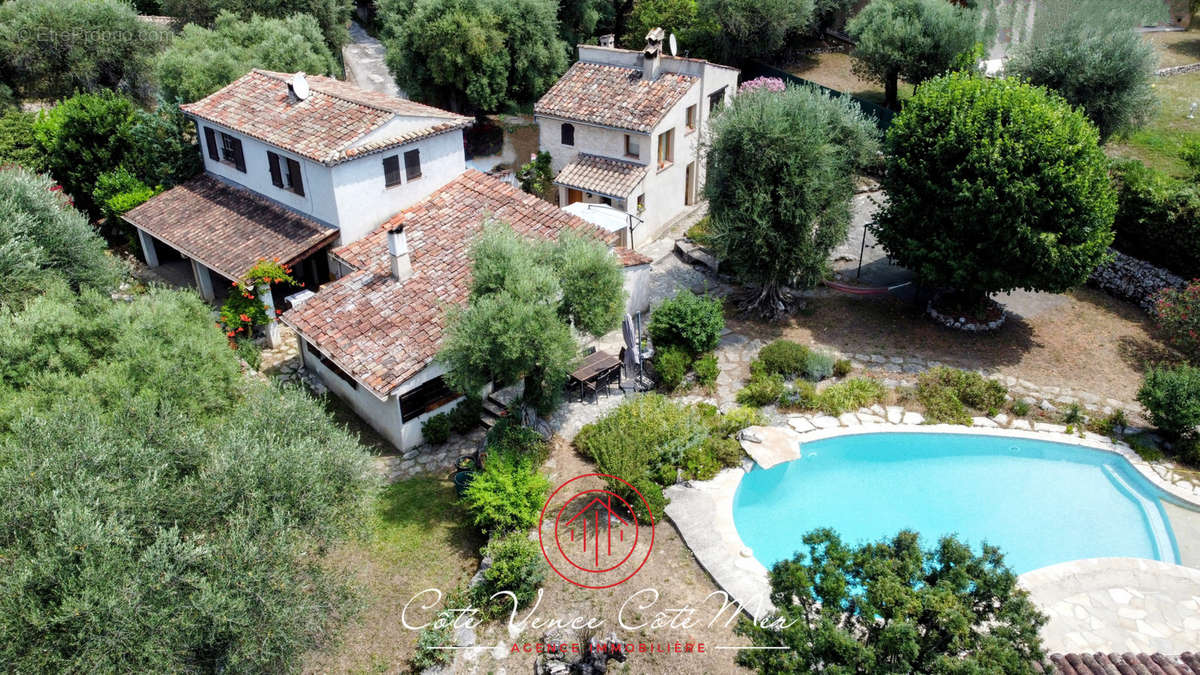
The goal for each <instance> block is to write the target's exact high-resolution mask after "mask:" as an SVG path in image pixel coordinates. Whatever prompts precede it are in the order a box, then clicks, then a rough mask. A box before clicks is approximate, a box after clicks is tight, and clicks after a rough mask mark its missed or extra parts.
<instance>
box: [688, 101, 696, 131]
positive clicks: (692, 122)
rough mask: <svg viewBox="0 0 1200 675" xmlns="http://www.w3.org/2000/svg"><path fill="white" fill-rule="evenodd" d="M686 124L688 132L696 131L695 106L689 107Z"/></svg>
mask: <svg viewBox="0 0 1200 675" xmlns="http://www.w3.org/2000/svg"><path fill="white" fill-rule="evenodd" d="M686 124H687V130H688V131H695V130H696V106H695V104H693V105H689V106H688V107H687V122H686Z"/></svg>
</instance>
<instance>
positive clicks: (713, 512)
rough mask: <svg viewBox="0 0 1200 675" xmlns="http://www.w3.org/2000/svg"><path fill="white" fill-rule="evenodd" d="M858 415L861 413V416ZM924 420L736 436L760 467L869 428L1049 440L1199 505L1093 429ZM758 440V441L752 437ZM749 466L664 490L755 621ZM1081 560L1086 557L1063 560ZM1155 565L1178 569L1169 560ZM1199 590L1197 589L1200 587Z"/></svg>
mask: <svg viewBox="0 0 1200 675" xmlns="http://www.w3.org/2000/svg"><path fill="white" fill-rule="evenodd" d="M860 415H861V416H863V417H865V418H867V419H865V420H864V419H863V418H862V417H860ZM893 420H894V421H893ZM923 421H924V419H923V418H922V417H921V416H920V415H919V414H918V413H914V412H907V411H904V410H903V409H900V408H895V407H889V408H888V410H887V414H886V416H879V415H875V414H869V411H862V412H860V413H859V414H857V415H856V414H854V413H846V414H843V415H840V416H838V417H831V416H825V415H816V416H811V417H805V416H797V417H796V418H795V419H790V420H789V425H790V427H782V426H770V427H750V428H748V429H746V430H745V431H743V432H742V434H741V437H742V439H743V440H742V447H743V448H744V449H745V450H746V452H747V454H749V455H750V457H751V458H753V460H754V463H757V464H758V465H759V466H761V467H763V468H770V467H772V466H775V465H777V464H780V463H782V462H787V461H793V460H797V459H800V458H801V456H800V443H802V442H804V443H807V442H813V441H820V440H825V439H828V438H834V437H838V436H850V435H859V434H869V433H881V432H887V433H925V434H929V433H933V434H958V435H975V436H1003V437H1008V438H1023V439H1027V440H1042V441H1053V442H1056V443H1063V444H1066V445H1075V446H1079V447H1084V448H1089V449H1093V450H1098V451H1101V452H1108V453H1112V454H1116V455H1120V456H1121V457H1122V458H1124V459H1125V460H1126V461H1127V462H1129V464H1130V465H1132V466H1133V468H1134V469H1135V470H1137V471H1138V473H1140V474H1141V475H1142V476H1143V477H1144V478H1146V480H1148V481H1149V482H1150V484H1151V485H1153V486H1154V487H1155V488H1157V489H1158V491H1159V492H1160V493H1161V496H1162V497H1163V498H1165V499H1167V500H1169V501H1171V502H1174V503H1176V504H1178V505H1180V506H1183V507H1185V508H1190V509H1193V510H1200V487H1193V488H1192V489H1187V488H1184V487H1181V486H1178V485H1175V484H1172V483H1169V482H1167V481H1165V480H1163V479H1162V478H1161V477H1160V476H1159V475H1158V474H1157V473H1156V472H1155V471H1154V470H1153V469H1152V468H1151V466H1150V464H1149V463H1148V462H1146V461H1145V460H1144V459H1142V458H1141V457H1139V456H1138V455H1137V453H1135V452H1134V451H1133V450H1132V449H1131V448H1130V447H1129V446H1128V445H1126V444H1125V443H1121V442H1114V441H1113V440H1111V439H1109V438H1107V437H1104V436H1100V435H1098V434H1094V433H1090V432H1085V433H1084V434H1082V436H1080V435H1071V434H1066V433H1063V432H1064V431H1065V427H1063V426H1061V425H1056V424H1044V423H1040V422H1039V423H1033V424H1032V425H1031V429H1030V430H1023V429H1012V428H997V426H996V425H995V423H994V422H992V421H991V420H988V419H987V418H975V420H974V421H975V424H976V426H972V427H966V426H959V425H954V424H922V423H921V422H923ZM797 429H799V430H797ZM756 438H757V439H758V440H757V441H755V440H754V439H756ZM751 468H753V464H751V463H749V462H747V463H746V465H744V466H743V467H740V468H734V469H726V470H724V471H722V472H720V473H719V474H717V476H716V477H715V478H713V479H712V480H709V481H688V482H687V483H682V484H678V485H673V486H671V487H669V488H667V489H666V496H667V497H668V498H669V499H670V500H671V501H670V503H668V504H667V507H666V513H667V515H668V516H670V517H671V520H672V521H673V522H674V523H675V526H676V528H677V529H678V530H679V533H680V535H681V536H682V537H683V540H684V541H685V542H686V543H687V545H688V547H689V548H690V549H691V550H692V553H693V554H694V555H695V556H696V559H697V560H698V561H699V562H700V565H701V566H702V567H703V568H704V569H705V570H706V571H707V572H708V573H709V574H710V575H712V577H713V579H714V580H715V581H716V582H717V585H718V586H720V587H721V588H722V589H723V590H724V591H725V592H726V593H728V594H729V596H730V599H732V600H734V601H735V602H737V603H738V604H740V605H741V607H742V609H743V610H745V611H746V612H747V613H748V614H749V615H750V616H752V617H754V618H756V619H759V618H763V617H765V616H767V615H770V614H771V613H772V612H773V611H774V609H775V608H774V606H773V605H772V604H771V602H770V584H769V583H768V580H767V568H766V567H765V566H764V565H763V564H762V563H761V562H760V561H759V560H758V559H757V558H755V557H754V555H753V551H752V550H751V549H750V548H749V547H747V546H746V544H745V542H743V541H742V538H741V535H739V534H738V531H737V527H736V526H735V525H734V521H733V498H734V495H735V494H736V493H737V489H738V486H739V485H740V484H741V481H742V478H743V477H744V476H745V475H746V473H747V472H748V471H749V470H750V469H751ZM1101 560H1109V559H1101ZM1081 562H1088V561H1073V562H1072V563H1064V564H1074V563H1081ZM1161 564H1163V565H1168V566H1170V567H1179V566H1177V565H1170V564H1169V563H1161ZM1053 567H1057V566H1053ZM1183 569H1189V568H1183ZM1040 571H1041V570H1033V571H1032V572H1028V573H1026V574H1025V575H1021V579H1022V582H1023V583H1024V580H1025V578H1026V577H1028V575H1030V574H1036V573H1037V572H1040ZM1033 578H1035V579H1036V578H1037V577H1036V576H1035V577H1033ZM1197 594H1198V595H1200V590H1198V593H1197ZM1061 648H1063V649H1066V647H1061Z"/></svg>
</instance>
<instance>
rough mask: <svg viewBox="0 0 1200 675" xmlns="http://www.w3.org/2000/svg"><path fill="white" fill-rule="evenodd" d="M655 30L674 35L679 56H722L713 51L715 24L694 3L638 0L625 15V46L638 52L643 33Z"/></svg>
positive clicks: (644, 35) (686, 0) (680, 0)
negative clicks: (677, 42) (626, 32)
mask: <svg viewBox="0 0 1200 675" xmlns="http://www.w3.org/2000/svg"><path fill="white" fill-rule="evenodd" d="M656 27H661V28H662V29H663V30H665V31H666V32H667V34H668V35H671V34H673V35H675V37H676V39H678V41H679V49H680V54H681V55H682V54H683V53H687V54H688V55H689V56H693V57H696V58H711V59H717V58H720V57H721V56H722V55H721V54H720V53H719V52H718V50H717V46H718V45H717V43H716V34H717V22H716V21H715V20H714V19H713V16H712V15H711V14H708V13H706V12H702V11H701V9H700V4H699V3H698V2H697V0H639V2H637V3H635V4H634V5H633V13H632V14H631V15H630V16H629V28H628V31H629V32H628V34H627V35H626V36H625V44H626V45H627V46H629V47H630V48H632V49H641V48H642V47H643V46H644V45H645V44H646V34H647V33H649V32H650V31H651V30H653V29H654V28H656Z"/></svg>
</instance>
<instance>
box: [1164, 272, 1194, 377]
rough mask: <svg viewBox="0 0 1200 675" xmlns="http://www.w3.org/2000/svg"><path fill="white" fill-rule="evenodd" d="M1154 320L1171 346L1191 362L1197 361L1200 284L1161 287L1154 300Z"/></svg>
mask: <svg viewBox="0 0 1200 675" xmlns="http://www.w3.org/2000/svg"><path fill="white" fill-rule="evenodd" d="M1154 319H1155V322H1156V323H1157V324H1158V328H1159V330H1161V331H1162V332H1163V335H1164V336H1165V337H1166V339H1167V342H1168V343H1170V345H1171V346H1172V347H1174V348H1176V349H1178V350H1179V351H1180V352H1182V353H1183V355H1184V356H1186V357H1187V359H1188V360H1189V361H1191V362H1192V363H1197V362H1200V283H1197V282H1195V281H1193V282H1192V283H1190V284H1188V285H1187V288H1183V289H1174V288H1165V289H1163V290H1162V291H1161V292H1160V293H1159V294H1158V298H1157V300H1156V301H1155V303H1154Z"/></svg>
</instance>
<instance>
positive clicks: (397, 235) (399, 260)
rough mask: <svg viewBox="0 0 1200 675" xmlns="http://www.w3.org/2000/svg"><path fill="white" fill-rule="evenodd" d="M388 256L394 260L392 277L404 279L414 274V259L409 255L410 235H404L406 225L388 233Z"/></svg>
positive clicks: (398, 279)
mask: <svg viewBox="0 0 1200 675" xmlns="http://www.w3.org/2000/svg"><path fill="white" fill-rule="evenodd" d="M387 247H388V258H390V259H391V262H392V278H393V279H395V280H396V281H404V280H405V279H407V278H409V277H411V276H412V273H413V270H412V261H411V260H410V259H409V255H408V237H406V236H404V226H403V225H400V226H398V227H397V228H396V229H394V230H388V233H387Z"/></svg>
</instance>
